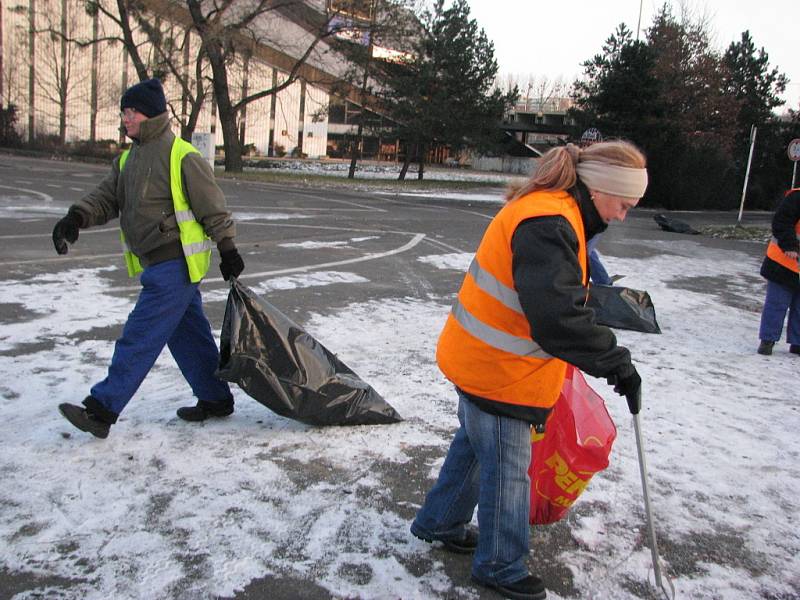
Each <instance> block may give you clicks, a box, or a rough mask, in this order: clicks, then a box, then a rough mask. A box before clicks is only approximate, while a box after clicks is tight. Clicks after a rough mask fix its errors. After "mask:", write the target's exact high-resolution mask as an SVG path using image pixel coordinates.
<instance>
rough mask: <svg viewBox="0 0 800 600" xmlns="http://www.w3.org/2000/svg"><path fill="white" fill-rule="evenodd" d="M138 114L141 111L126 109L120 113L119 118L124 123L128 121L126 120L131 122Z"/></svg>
mask: <svg viewBox="0 0 800 600" xmlns="http://www.w3.org/2000/svg"><path fill="white" fill-rule="evenodd" d="M138 114H139V111H138V110H136V109H135V108H126V109H124V110H122V111H121V112H120V113H119V118H120V119H122V120H123V121H126V120H127V121H130V120H131V119H133V118H134V117H135V116H136V115H138Z"/></svg>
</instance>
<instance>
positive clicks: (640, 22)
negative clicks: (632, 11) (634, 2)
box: [636, 0, 644, 42]
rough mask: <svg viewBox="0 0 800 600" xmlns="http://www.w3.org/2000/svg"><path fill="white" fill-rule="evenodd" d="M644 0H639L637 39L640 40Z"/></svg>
mask: <svg viewBox="0 0 800 600" xmlns="http://www.w3.org/2000/svg"><path fill="white" fill-rule="evenodd" d="M643 1H644V0H639V20H638V21H637V23H636V41H637V42H638V41H639V30H640V29H641V28H642V2H643Z"/></svg>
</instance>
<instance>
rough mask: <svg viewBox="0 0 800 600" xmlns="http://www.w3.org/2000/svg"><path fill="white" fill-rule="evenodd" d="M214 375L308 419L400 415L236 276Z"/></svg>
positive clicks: (326, 421) (375, 420)
mask: <svg viewBox="0 0 800 600" xmlns="http://www.w3.org/2000/svg"><path fill="white" fill-rule="evenodd" d="M217 377H219V378H220V379H224V380H225V381H230V382H232V383H235V384H237V385H238V386H239V387H241V388H242V389H243V390H244V391H245V392H247V393H248V394H249V395H250V396H252V397H253V398H255V399H256V400H258V401H259V402H260V403H261V404H263V405H264V406H266V407H267V408H269V409H270V410H272V411H274V412H276V413H278V414H279V415H282V416H284V417H288V418H290V419H295V420H297V421H301V422H303V423H308V424H309V425H377V424H383V423H396V422H398V421H402V420H403V419H402V418H401V417H400V415H399V414H397V411H395V409H394V408H392V407H391V406H390V405H389V404H388V403H387V402H386V401H385V400H384V399H383V398H382V397H381V395H380V394H378V393H377V392H376V391H375V390H374V389H372V387H371V386H369V385H367V384H366V383H364V381H362V380H361V379H360V378H359V377H358V375H356V374H355V373H354V372H353V371H351V370H350V369H349V368H348V367H347V365H345V364H344V363H342V362H341V361H340V360H339V359H338V358H336V356H334V355H333V354H332V353H331V352H329V351H328V350H327V349H326V348H325V347H324V346H323V345H322V344H320V343H319V342H318V341H317V340H315V339H314V338H313V337H311V336H310V335H309V334H308V333H306V331H304V330H303V328H302V327H300V326H299V325H296V324H295V323H293V322H292V321H291V319H289V318H288V317H287V316H285V315H284V314H283V313H281V312H280V311H279V310H278V309H277V308H275V307H274V306H272V305H271V304H270V303H269V302H267V301H266V300H264V299H263V298H260V297H259V296H257V295H256V294H255V293H254V292H253V291H252V290H250V289H248V288H247V287H246V286H244V285H242V284H241V283H240V282H239V281H237V280H236V279H234V280H232V282H231V289H230V293H229V294H228V304H227V306H226V307H225V320H224V321H223V324H222V334H221V340H220V360H219V370H218V371H217Z"/></svg>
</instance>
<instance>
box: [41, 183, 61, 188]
mask: <svg viewBox="0 0 800 600" xmlns="http://www.w3.org/2000/svg"><path fill="white" fill-rule="evenodd" d="M45 185H46V186H47V187H51V188H58V189H61V186H60V185H56V184H55V183H46V184H45Z"/></svg>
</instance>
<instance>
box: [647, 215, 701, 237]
mask: <svg viewBox="0 0 800 600" xmlns="http://www.w3.org/2000/svg"><path fill="white" fill-rule="evenodd" d="M653 220H654V221H655V222H656V223H658V226H659V227H661V229H663V230H664V231H671V232H672V233H688V234H690V235H699V234H700V232H699V231H697V229H694V228H693V227H692V226H691V225H689V224H688V223H684V222H683V221H678V220H677V219H670V218H669V217H668V216H666V215H662V214H661V213H659V214H657V215H654V216H653Z"/></svg>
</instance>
